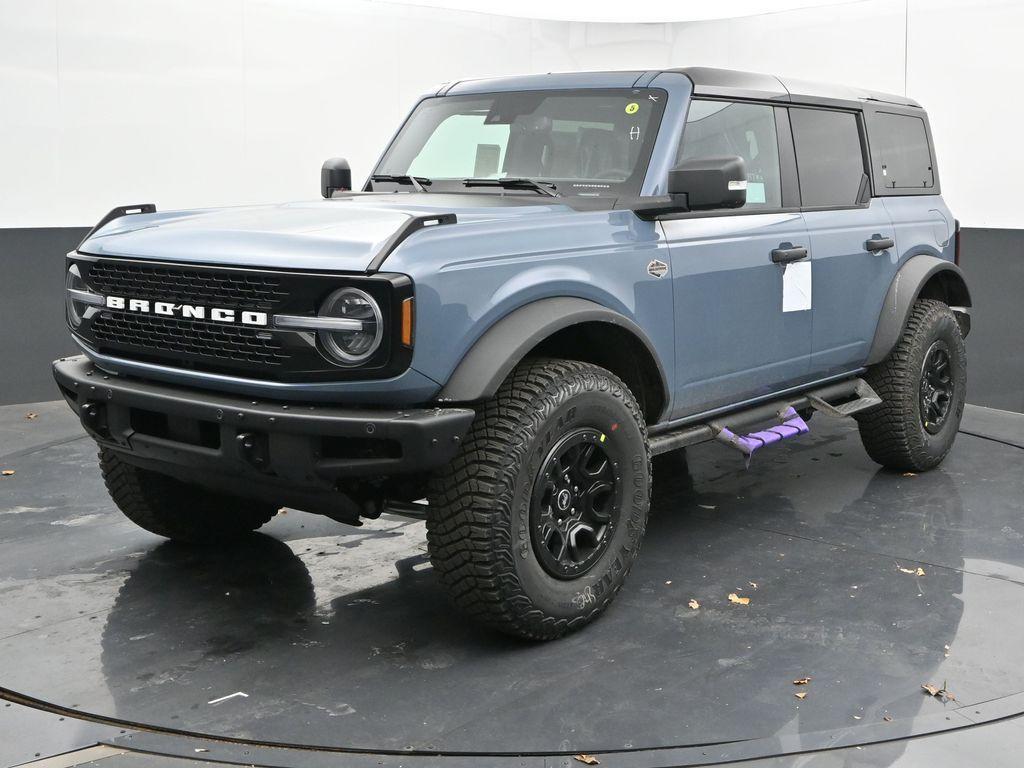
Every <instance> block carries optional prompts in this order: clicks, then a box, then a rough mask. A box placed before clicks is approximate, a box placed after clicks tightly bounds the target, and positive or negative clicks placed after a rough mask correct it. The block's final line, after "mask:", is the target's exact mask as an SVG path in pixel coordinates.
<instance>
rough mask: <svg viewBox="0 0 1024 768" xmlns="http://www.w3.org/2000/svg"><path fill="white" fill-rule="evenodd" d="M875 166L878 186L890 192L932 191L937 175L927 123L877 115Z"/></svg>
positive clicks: (873, 134) (872, 128)
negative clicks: (929, 144)
mask: <svg viewBox="0 0 1024 768" xmlns="http://www.w3.org/2000/svg"><path fill="white" fill-rule="evenodd" d="M869 136H870V139H871V162H872V164H873V165H874V167H875V183H876V184H878V185H879V186H881V187H885V188H886V189H932V188H933V187H934V186H935V172H934V169H933V167H932V153H931V148H930V147H929V146H928V132H927V131H926V130H925V125H924V120H922V119H921V118H920V117H916V116H915V115H897V114H894V113H892V112H876V113H875V114H874V116H873V117H872V118H871V124H870V131H869Z"/></svg>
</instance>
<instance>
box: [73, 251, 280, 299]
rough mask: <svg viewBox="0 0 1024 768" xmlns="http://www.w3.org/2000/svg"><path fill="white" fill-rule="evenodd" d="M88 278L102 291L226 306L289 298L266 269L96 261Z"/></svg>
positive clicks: (97, 289) (137, 297)
mask: <svg viewBox="0 0 1024 768" xmlns="http://www.w3.org/2000/svg"><path fill="white" fill-rule="evenodd" d="M88 282H89V284H90V285H91V286H92V288H93V290H94V291H96V292H98V293H102V294H104V295H112V296H129V297H131V298H134V299H156V300H159V301H171V302H180V303H187V304H207V305H213V306H217V307H225V308H228V309H234V308H244V309H252V310H261V311H266V310H271V309H274V308H276V307H277V306H279V305H280V304H281V303H282V302H284V301H285V300H286V299H287V298H288V292H287V291H285V290H282V288H281V280H280V278H278V277H277V276H275V275H270V274H267V273H265V272H251V273H248V272H244V271H233V272H228V271H222V270H213V269H201V270H200V269H179V268H176V267H164V266H156V265H152V264H131V263H125V262H116V261H99V262H97V263H95V264H93V265H92V268H91V269H90V270H89V276H88Z"/></svg>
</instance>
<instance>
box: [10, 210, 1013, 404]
mask: <svg viewBox="0 0 1024 768" xmlns="http://www.w3.org/2000/svg"><path fill="white" fill-rule="evenodd" d="M87 231H88V228H84V227H83V228H65V229H0V405H6V404H11V403H30V402H38V401H41V400H53V399H56V398H57V390H56V387H55V385H54V383H53V380H52V379H51V378H50V362H51V361H52V360H53V359H54V358H57V357H61V356H62V355H68V354H73V353H74V352H75V351H76V347H75V345H74V343H72V341H71V338H70V337H69V336H68V333H67V330H66V329H65V327H64V296H63V290H64V254H65V253H67V252H68V251H69V250H71V249H72V248H74V247H75V245H77V244H78V242H79V241H80V240H81V239H82V237H84V236H85V233H86V232H87ZM962 248H963V256H962V259H961V266H962V267H963V268H964V271H965V272H966V273H967V279H968V283H969V285H970V288H971V294H972V297H973V299H974V310H973V312H972V315H973V317H972V321H973V328H972V330H971V335H970V337H969V338H968V341H967V350H968V355H969V356H970V381H969V384H968V394H967V399H968V401H969V402H971V403H975V404H977V405H984V406H988V407H990V408H1001V409H1003V410H1008V411H1018V412H1024V230H1008V229H965V230H964V231H963V233H962Z"/></svg>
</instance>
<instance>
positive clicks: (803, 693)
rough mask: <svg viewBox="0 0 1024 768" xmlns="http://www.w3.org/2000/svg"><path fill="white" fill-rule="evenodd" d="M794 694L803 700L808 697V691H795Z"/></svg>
mask: <svg viewBox="0 0 1024 768" xmlns="http://www.w3.org/2000/svg"><path fill="white" fill-rule="evenodd" d="M793 695H794V696H796V697H797V698H798V699H800V700H801V701H802V700H803V699H806V698H807V691H800V693H794V694H793Z"/></svg>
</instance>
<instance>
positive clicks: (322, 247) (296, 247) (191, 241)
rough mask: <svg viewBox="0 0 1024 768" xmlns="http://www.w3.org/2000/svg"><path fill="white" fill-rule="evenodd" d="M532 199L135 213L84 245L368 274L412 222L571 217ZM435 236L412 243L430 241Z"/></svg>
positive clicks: (423, 198)
mask: <svg viewBox="0 0 1024 768" xmlns="http://www.w3.org/2000/svg"><path fill="white" fill-rule="evenodd" d="M566 210H568V207H567V206H565V205H564V204H562V203H560V202H558V201H554V200H551V201H547V200H545V201H544V202H539V201H538V200H537V198H534V197H530V196H526V195H519V194H517V195H484V194H473V195H470V194H442V193H398V194H394V193H390V194H381V193H357V194H353V195H350V196H346V197H339V198H334V199H331V200H315V201H311V202H300V203H286V204H283V205H260V206H247V207H240V208H218V209H205V210H193V211H169V212H164V213H152V214H133V215H129V216H123V217H121V218H118V219H115V220H114V221H112V222H110V223H109V224H107V225H106V226H104V227H102V228H101V229H100V230H98V231H97V232H95V233H93V234H92V235H91V236H90V237H88V238H87V239H86V240H85V241H84V242H83V243H82V245H81V246H80V247H79V251H81V252H82V253H88V254H93V255H96V256H128V257H135V258H142V259H154V260H160V261H181V262H192V263H206V264H228V265H238V266H250V267H270V268H290V269H315V270H321V269H322V270H331V271H352V272H361V271H365V270H366V269H367V267H368V266H369V264H370V262H371V261H372V260H373V259H374V257H375V256H376V255H377V254H378V253H380V252H381V250H382V249H383V248H384V247H385V246H386V244H387V242H388V241H389V239H390V238H391V237H392V236H394V235H395V234H396V233H397V232H398V231H399V230H401V228H402V227H403V226H404V225H405V224H406V222H408V221H409V220H410V218H412V217H416V216H425V215H431V214H441V213H454V214H456V216H457V219H458V221H457V223H455V224H451V225H445V227H446V228H447V227H449V226H458V225H459V224H460V223H467V222H473V221H484V220H488V219H505V218H517V217H536V216H546V215H550V214H552V213H556V212H565V211H566ZM429 236H430V230H429V228H428V229H425V230H421V231H418V232H416V233H414V234H413V235H411V236H410V239H412V238H422V237H429Z"/></svg>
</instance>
